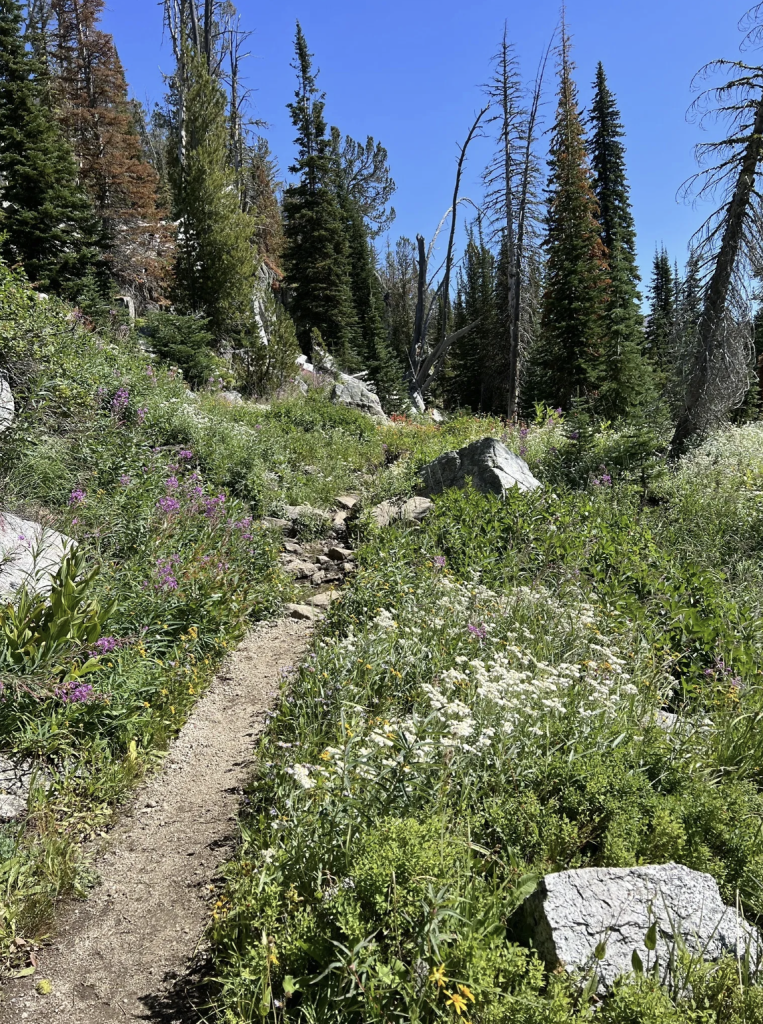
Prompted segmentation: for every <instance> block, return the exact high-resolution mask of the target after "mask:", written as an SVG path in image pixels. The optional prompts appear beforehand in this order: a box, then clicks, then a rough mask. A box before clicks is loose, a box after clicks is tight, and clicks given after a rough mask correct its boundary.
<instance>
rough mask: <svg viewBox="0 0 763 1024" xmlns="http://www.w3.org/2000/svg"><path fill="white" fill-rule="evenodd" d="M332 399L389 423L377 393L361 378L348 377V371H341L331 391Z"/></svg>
mask: <svg viewBox="0 0 763 1024" xmlns="http://www.w3.org/2000/svg"><path fill="white" fill-rule="evenodd" d="M331 400H332V401H333V402H334V403H335V404H336V405H346V406H348V408H350V409H357V410H359V412H364V413H365V414H366V415H367V416H372V417H373V418H374V419H375V420H379V422H381V423H388V422H389V420H388V419H387V416H386V413H385V412H384V409H382V405H381V402H380V401H379V396H378V395H375V394H374V393H373V391H371V390H370V389H369V388H368V387H367V386H366V385H365V384H364V383H363V381H361V380H357V379H356V378H355V377H348V376H347V374H346V373H340V374H339V378H338V380H337V381H336V383H335V384H334V388H333V391H332V392H331Z"/></svg>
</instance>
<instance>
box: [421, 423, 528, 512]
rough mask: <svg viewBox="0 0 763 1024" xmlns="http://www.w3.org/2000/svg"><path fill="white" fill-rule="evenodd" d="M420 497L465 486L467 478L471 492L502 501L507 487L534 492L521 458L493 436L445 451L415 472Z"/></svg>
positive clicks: (524, 463)
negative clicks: (470, 482)
mask: <svg viewBox="0 0 763 1024" xmlns="http://www.w3.org/2000/svg"><path fill="white" fill-rule="evenodd" d="M419 478H420V480H421V485H420V487H419V488H418V490H419V493H420V494H424V495H426V496H427V497H432V495H434V494H441V493H442V492H443V491H445V490H447V489H448V488H449V487H465V486H466V481H467V480H468V479H471V481H472V484H473V485H474V488H475V490H477V491H481V492H482V493H483V494H497V495H499V497H501V498H504V497H505V496H506V491H508V490H509V489H510V488H511V487H518V488H519V490H520V491H534V490H535V489H536V487H540V486H541V483H540V481H539V480H536V479H535V477H534V476H533V475H532V473H531V472H530V469H529V467H528V465H527V463H526V462H525V461H524V459H520V457H519V456H518V455H515V454H514V452H510V451H509V449H508V448H507V447H506V445H505V444H501V442H500V441H497V440H496V439H495V438H494V437H483V438H481V439H480V440H479V441H472V443H471V444H468V445H467V446H466V447H465V448H460V449H459V450H458V451H457V452H445V454H444V455H441V456H440V457H439V458H437V459H435V460H434V462H430V463H429V465H428V466H424V468H423V469H421V470H420V471H419Z"/></svg>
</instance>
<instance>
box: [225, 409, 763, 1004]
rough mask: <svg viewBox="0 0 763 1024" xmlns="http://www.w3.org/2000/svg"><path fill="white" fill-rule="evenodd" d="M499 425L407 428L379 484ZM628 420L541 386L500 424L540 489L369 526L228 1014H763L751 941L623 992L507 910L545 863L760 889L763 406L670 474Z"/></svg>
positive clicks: (265, 851) (310, 695)
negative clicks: (687, 871) (570, 965)
mask: <svg viewBox="0 0 763 1024" xmlns="http://www.w3.org/2000/svg"><path fill="white" fill-rule="evenodd" d="M495 427H497V424H496V423H495V422H493V421H484V420H483V421H479V424H478V425H475V423H474V421H472V423H471V425H470V426H469V428H468V429H467V427H466V424H465V423H462V424H459V423H458V422H456V423H452V424H450V425H448V426H447V427H446V428H445V429H444V430H443V431H440V432H438V431H437V430H436V428H433V427H428V426H420V425H416V424H408V425H405V424H404V425H402V426H400V425H398V426H396V427H395V428H392V429H391V430H390V431H388V432H387V433H386V435H385V444H386V445H387V451H388V453H390V452H391V456H390V455H388V461H389V462H390V469H389V470H388V475H391V476H392V478H393V481H394V484H393V482H392V481H390V480H389V479H387V480H380V482H379V485H378V493H380V494H383V493H386V492H389V493H391V492H392V490H393V486H394V487H400V486H401V483H404V482H405V481H408V482H409V483H410V482H411V480H412V478H413V468H414V467H415V465H417V464H419V462H421V461H424V460H425V457H431V455H432V454H438V453H439V451H442V450H444V448H446V447H449V446H455V445H448V443H447V441H448V439H450V440H453V439H455V437H457V436H458V437H460V438H461V439H465V437H466V436H468V435H469V434H470V433H472V432H473V433H474V436H484V434H485V433H489V432H490V430H491V429H493V428H495ZM486 428H487V429H486ZM478 431H481V435H480V434H479V433H478ZM438 434H439V436H438ZM575 434H578V436H577V437H576V436H573V435H575ZM634 436H635V432H634V431H628V432H627V433H625V434H623V433H620V432H618V431H616V430H615V429H614V428H613V429H611V430H609V431H607V430H605V431H603V432H602V433H601V434H600V435H598V437H596V438H591V439H590V440H588V439H586V438H585V437H584V438H583V439H582V444H581V438H580V432H579V431H577V430H576V429H574V428H573V427H572V426H571V425H569V424H565V423H564V422H563V420H562V418H561V417H560V416H558V415H556V414H552V415H551V416H549V415H548V414H546V413H543V414H542V415H541V416H540V422H539V423H538V425H537V426H535V427H530V428H529V429H522V430H517V431H514V432H510V433H509V434H507V435H506V440H507V442H508V443H510V444H511V445H512V446H513V447H515V448H516V450H518V451H519V450H521V449H524V451H523V454H525V455H526V456H527V457H528V458H529V459H530V462H531V465H532V466H533V468H534V469H535V471H536V472H537V473H538V475H540V476H541V478H542V479H543V478H544V476H545V478H546V479H549V480H550V481H551V484H549V485H547V486H546V487H545V488H544V489H543V491H540V492H536V493H535V494H531V495H520V494H518V493H512V494H510V495H509V496H508V497H507V499H506V501H505V502H501V501H499V500H498V499H495V498H493V497H490V496H485V495H479V494H476V493H474V492H470V491H466V492H451V493H448V494H445V495H442V496H441V497H439V498H437V499H435V509H434V512H433V513H432V514H431V515H430V516H429V517H427V519H425V521H424V524H423V526H422V528H421V529H410V528H406V527H404V526H402V525H400V526H396V527H391V528H386V529H385V530H383V531H375V530H373V528H372V527H370V526H369V525H367V524H365V525H360V526H359V527H358V530H359V539H362V540H363V541H364V545H363V547H361V550H360V561H361V568H360V571H359V573H358V575H357V577H356V579H355V580H354V582H353V583H352V585H351V587H350V588H348V590H347V591H346V593H345V595H344V598H343V600H342V601H341V603H340V604H339V605H338V606H335V608H334V610H333V611H332V614H331V616H330V620H329V621H328V623H327V624H326V625H325V626H324V627H323V628H322V629H321V633H320V636H319V637H318V639H317V640H316V643H315V646H314V649H313V652H312V654H311V656H310V658H309V659H308V661H307V663H306V664H305V666H304V667H303V668H302V669H301V670H300V671H299V672H298V673H297V675H296V676H295V678H294V679H293V680H291V681H290V683H289V684H288V685H287V686H285V688H284V697H283V702H282V704H281V707H280V708H279V710H278V712H277V714H276V716H275V718H274V719H273V721H272V722H271V725H270V728H269V731H268V734H267V736H266V738H265V739H264V740H263V744H262V748H261V752H260V756H261V764H260V768H259V769H258V773H257V777H256V779H255V780H254V782H253V784H252V787H251V791H250V794H249V799H250V801H251V806H250V810H249V812H248V813H247V815H246V817H245V819H244V821H243V823H242V844H241V850H240V854H239V856H238V858H237V860H236V861H235V862H234V863H233V864H232V865H231V866H230V867H229V883H228V888H227V891H226V893H225V895H224V896H223V897H222V898H221V899H220V901H219V903H218V906H217V908H216V910H215V915H214V921H213V929H212V935H213V940H214V943H215V950H216V967H217V976H218V978H219V979H220V981H219V986H220V987H219V994H218V1002H217V1009H218V1010H219V1016H220V1019H222V1020H225V1021H226V1022H227V1024H233V1022H235V1024H239V1022H242V1021H246V1022H248V1021H255V1020H260V1019H262V1020H264V1019H272V1020H275V1021H308V1022H312V1021H316V1022H317V1021H320V1022H322V1024H323V1022H326V1021H336V1022H340V1021H342V1022H349V1021H353V1022H355V1021H358V1022H359V1021H371V1020H374V1021H393V1020H401V1021H403V1020H411V1021H422V1022H423V1021H427V1022H429V1021H455V1020H468V1021H472V1022H475V1021H479V1022H499V1021H501V1022H509V1021H511V1022H515V1021H557V1020H558V1021H569V1020H587V1019H589V1018H591V1019H594V1018H596V1019H602V1020H607V1021H612V1022H615V1021H617V1022H625V1021H655V1022H657V1021H667V1020H676V1021H678V1020H680V1021H703V1022H704V1021H708V1022H710V1021H721V1020H722V1021H753V1020H754V1021H757V1020H761V1019H763V998H762V996H761V989H760V988H759V986H758V985H757V982H756V980H755V978H754V977H752V976H750V975H749V974H748V975H747V976H743V975H744V971H743V972H742V974H740V973H739V968H738V965H737V964H736V963H735V962H726V961H723V962H721V963H720V964H716V965H710V966H700V965H699V964H697V963H696V962H694V963H692V962H690V959H687V960H686V962H685V963H684V965H683V974H681V975H680V978H679V980H678V981H677V982H676V984H675V985H674V987H673V988H672V989H668V988H661V987H660V986H659V985H658V984H657V983H656V982H655V981H654V979H653V978H651V977H645V976H643V975H638V974H634V976H632V977H630V978H626V979H624V980H623V983H622V984H621V985H619V986H618V988H617V990H616V992H615V993H614V994H613V995H612V996H611V997H610V998H609V999H607V1000H605V1001H604V1002H603V1003H601V1002H600V1001H599V1000H596V999H592V998H591V988H590V987H589V988H588V989H587V990H586V991H585V992H584V993H583V994H582V995H581V990H580V987H579V986H577V985H575V984H574V983H572V982H570V981H569V980H568V979H566V978H565V977H564V976H563V975H562V976H559V975H552V976H550V977H549V976H548V975H547V974H546V972H545V970H544V968H543V965H542V964H541V963H540V961H539V960H538V959H537V958H536V956H535V954H533V953H532V951H531V950H528V949H527V948H525V947H524V946H523V945H521V944H520V943H519V942H517V941H516V938H517V937H516V936H514V935H513V933H512V923H511V913H512V911H513V910H514V909H515V908H516V907H517V905H518V904H519V903H520V902H521V901H522V899H523V898H524V897H525V896H526V895H527V894H528V893H529V892H531V891H532V889H533V887H534V885H535V883H536V881H537V878H538V876H539V875H540V874H542V873H545V872H548V871H553V870H559V869H565V868H570V867H580V866H586V865H608V866H628V865H633V864H639V863H664V862H668V861H671V860H674V861H678V862H681V863H684V864H687V865H688V866H690V867H692V868H695V869H697V870H701V871H707V872H710V873H711V874H712V875H713V876H714V877H715V878H716V879H717V881H718V883H719V886H720V889H721V892H722V894H723V897H724V899H726V900H727V901H728V902H729V903H733V902H734V901H735V900H736V899H737V898H738V899H739V901H740V904H741V905H742V907H743V908H744V910H745V912H746V914H747V916H748V917H749V918H750V919H752V920H755V921H760V920H761V918H762V917H763V835H762V834H761V828H760V822H761V820H763V796H761V753H762V751H761V723H762V722H763V687H762V686H761V675H760V669H759V667H758V666H759V665H760V655H761V639H762V638H761V635H760V629H759V626H758V622H759V619H760V597H759V595H760V585H759V584H760V568H761V558H760V556H761V548H760V527H761V487H760V484H761V479H763V459H762V458H761V454H760V453H761V446H760V441H761V438H762V436H763V435H762V432H761V430H760V428H759V427H758V426H749V427H744V428H737V429H732V430H729V431H728V432H726V433H724V434H721V435H718V437H716V438H715V439H713V440H711V441H710V442H708V443H706V444H705V446H704V447H703V448H701V449H700V450H699V451H698V452H697V453H696V454H694V455H693V456H691V457H689V458H687V459H686V460H685V461H684V462H683V463H682V464H681V465H680V466H679V468H678V469H677V471H675V472H672V473H670V474H668V473H667V472H665V471H664V469H661V468H660V460H659V458H658V457H657V454H658V452H659V443H660V439H659V437H658V436H653V437H652V440H651V441H648V443H647V444H644V443H643V432H642V448H641V451H640V452H639V451H638V446H637V445H636V444H635V442H634ZM436 449H437V450H436ZM581 449H582V450H581ZM623 452H625V453H626V455H625V456H624V457H622V458H621V459H620V461H619V464H618V462H617V459H616V457H615V456H616V455H617V453H620V454H621V455H622V453H623ZM634 452H635V454H634ZM594 457H596V458H598V459H601V460H602V461H599V462H597V463H594V462H593V459H594ZM605 458H606V459H607V461H606V462H605V461H604V459H605ZM586 467H590V468H586ZM594 467H595V468H594ZM616 467H617V468H616ZM574 479H577V480H578V481H582V482H583V485H582V486H581V484H580V482H579V483H578V484H577V485H576V486H571V481H572V480H574ZM360 522H361V524H362V523H363V520H362V518H361V520H360ZM711 523H712V524H713V526H712V529H710V528H709V527H710V524H711ZM660 711H671V712H674V713H676V714H677V715H678V720H677V721H678V723H679V725H678V727H676V728H674V729H671V730H665V729H664V728H661V727H660V725H659V722H658V720H657V712H660Z"/></svg>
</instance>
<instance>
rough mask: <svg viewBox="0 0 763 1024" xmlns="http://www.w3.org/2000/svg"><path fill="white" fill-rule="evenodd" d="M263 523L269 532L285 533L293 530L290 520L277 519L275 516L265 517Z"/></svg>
mask: <svg viewBox="0 0 763 1024" xmlns="http://www.w3.org/2000/svg"><path fill="white" fill-rule="evenodd" d="M261 522H262V525H263V526H264V527H266V528H267V529H268V530H281V531H282V532H284V533H285V532H286V531H287V530H290V529H291V521H290V520H288V519H275V518H274V517H273V516H265V518H264V519H262V520H261Z"/></svg>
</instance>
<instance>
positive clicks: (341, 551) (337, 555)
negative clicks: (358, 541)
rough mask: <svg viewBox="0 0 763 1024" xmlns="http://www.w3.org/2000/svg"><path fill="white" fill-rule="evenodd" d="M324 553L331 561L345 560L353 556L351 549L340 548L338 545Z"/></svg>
mask: <svg viewBox="0 0 763 1024" xmlns="http://www.w3.org/2000/svg"><path fill="white" fill-rule="evenodd" d="M326 554H327V555H328V557H329V558H330V559H331V561H332V562H347V561H349V559H351V558H352V557H353V554H352V551H348V550H347V548H340V547H339V546H336V547H333V548H329V549H328V551H327V552H326Z"/></svg>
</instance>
